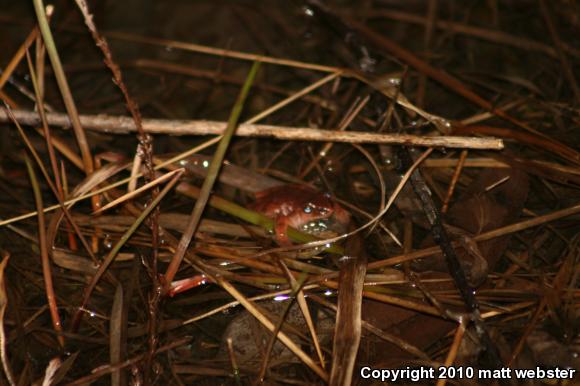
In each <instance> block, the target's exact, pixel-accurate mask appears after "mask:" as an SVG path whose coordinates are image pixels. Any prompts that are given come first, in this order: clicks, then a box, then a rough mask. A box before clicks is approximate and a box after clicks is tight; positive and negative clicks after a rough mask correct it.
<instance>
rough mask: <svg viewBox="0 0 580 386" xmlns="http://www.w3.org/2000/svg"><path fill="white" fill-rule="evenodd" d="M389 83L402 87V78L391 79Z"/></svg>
mask: <svg viewBox="0 0 580 386" xmlns="http://www.w3.org/2000/svg"><path fill="white" fill-rule="evenodd" d="M389 83H390V84H391V85H393V86H400V85H401V78H389Z"/></svg>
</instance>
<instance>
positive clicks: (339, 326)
mask: <svg viewBox="0 0 580 386" xmlns="http://www.w3.org/2000/svg"><path fill="white" fill-rule="evenodd" d="M363 244H364V240H363V238H362V237H361V236H360V234H359V235H356V236H355V237H352V238H350V239H349V240H348V242H347V244H346V247H345V250H346V253H347V255H346V256H343V257H342V258H341V260H340V263H339V264H340V276H339V281H340V288H339V290H338V310H337V313H336V327H335V330H334V344H333V348H332V367H331V371H330V382H329V384H330V385H333V386H335V385H336V386H338V385H344V386H348V385H350V384H351V382H352V376H353V372H354V366H355V363H356V356H357V353H358V348H359V345H360V338H361V333H362V327H361V321H362V319H361V315H362V299H363V288H364V281H365V274H366V272H367V257H366V252H364V245H363Z"/></svg>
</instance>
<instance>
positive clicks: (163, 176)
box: [93, 169, 185, 214]
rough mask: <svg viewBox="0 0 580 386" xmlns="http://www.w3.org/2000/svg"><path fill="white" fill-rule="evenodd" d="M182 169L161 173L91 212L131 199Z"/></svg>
mask: <svg viewBox="0 0 580 386" xmlns="http://www.w3.org/2000/svg"><path fill="white" fill-rule="evenodd" d="M184 171H185V170H184V169H175V170H173V171H171V172H169V173H166V174H164V175H162V176H161V177H159V178H156V179H155V180H153V181H151V182H149V183H147V184H145V185H143V186H141V187H140V188H138V189H136V190H134V191H132V192H129V193H127V194H124V195H123V196H121V197H119V198H117V199H115V200H113V201H111V202H109V203H108V204H107V205H105V206H103V207H102V208H99V209H98V210H96V211H94V212H93V214H97V213H102V212H104V211H105V210H108V209H111V208H113V207H115V206H117V205H119V204H120V203H122V202H125V201H127V200H131V199H133V198H134V197H136V196H138V195H139V194H141V193H142V192H144V191H146V190H149V189H151V188H153V187H155V186H158V185H159V184H161V183H163V182H165V181H167V180H168V179H170V178H173V176H174V175H175V174H176V173H179V174H183V172H184Z"/></svg>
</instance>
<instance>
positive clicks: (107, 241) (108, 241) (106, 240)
mask: <svg viewBox="0 0 580 386" xmlns="http://www.w3.org/2000/svg"><path fill="white" fill-rule="evenodd" d="M103 246H104V247H105V248H107V249H111V248H113V240H111V235H110V234H108V233H107V234H106V235H105V238H104V239H103Z"/></svg>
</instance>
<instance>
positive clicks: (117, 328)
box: [109, 283, 125, 386]
mask: <svg viewBox="0 0 580 386" xmlns="http://www.w3.org/2000/svg"><path fill="white" fill-rule="evenodd" d="M123 299H124V296H123V286H122V285H121V284H120V283H119V284H118V285H117V289H116V290H115V297H114V299H113V307H112V310H111V321H110V323H109V326H110V337H109V358H110V359H111V365H114V364H117V363H121V362H122V361H123V359H124V358H123V351H124V350H123V347H122V344H123V335H122V331H123V325H124V324H125V323H124V321H123V308H124V307H125V306H124V301H123ZM122 378H123V373H122V370H121V369H119V370H116V371H113V372H112V373H111V385H113V386H120V385H122V384H123V382H122Z"/></svg>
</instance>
